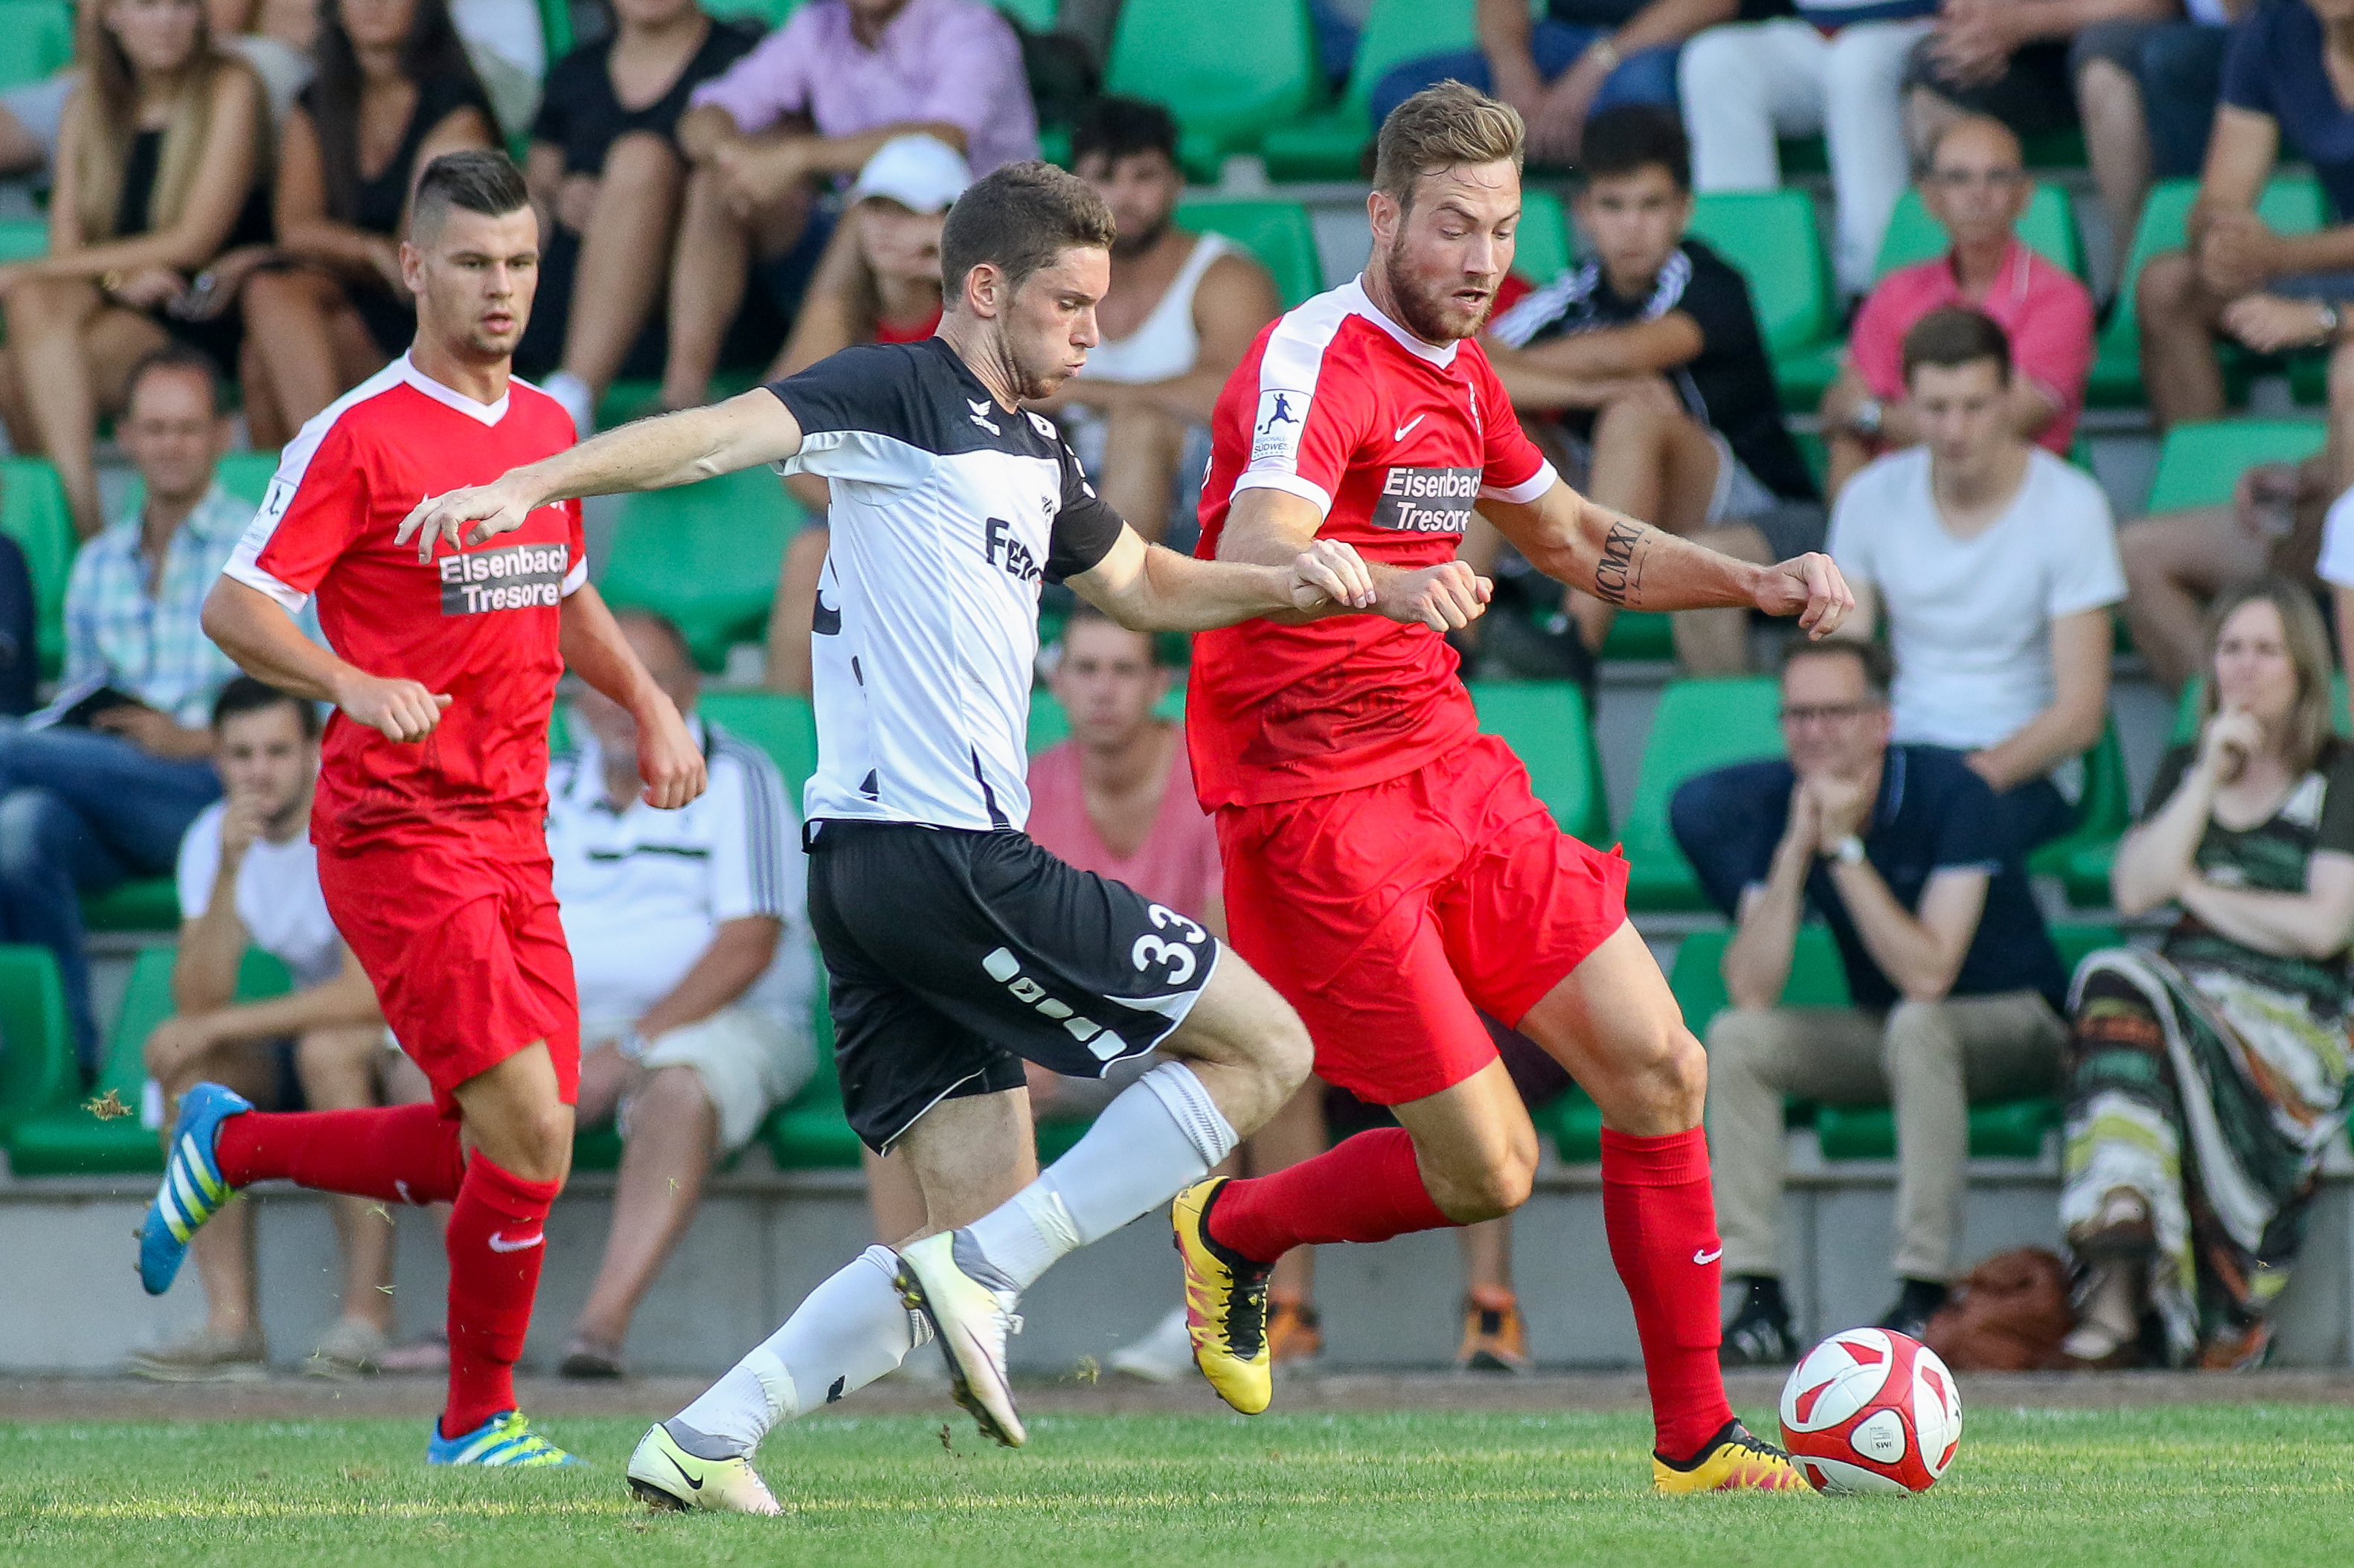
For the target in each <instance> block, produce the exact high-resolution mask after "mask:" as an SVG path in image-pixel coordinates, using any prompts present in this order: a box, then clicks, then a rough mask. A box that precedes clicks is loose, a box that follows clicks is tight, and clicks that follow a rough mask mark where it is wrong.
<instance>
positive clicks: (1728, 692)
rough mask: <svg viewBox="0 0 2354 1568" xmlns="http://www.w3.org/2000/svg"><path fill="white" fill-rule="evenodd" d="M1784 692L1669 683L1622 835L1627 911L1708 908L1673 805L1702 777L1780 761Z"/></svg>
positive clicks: (1771, 685)
mask: <svg viewBox="0 0 2354 1568" xmlns="http://www.w3.org/2000/svg"><path fill="white" fill-rule="evenodd" d="M1781 702H1782V698H1781V686H1780V683H1778V682H1777V681H1776V680H1775V678H1774V677H1773V676H1771V675H1744V676H1735V677H1732V678H1729V679H1711V680H1683V681H1672V682H1670V683H1669V684H1668V685H1667V687H1666V689H1664V690H1663V691H1661V692H1660V694H1659V707H1658V708H1657V709H1656V710H1655V711H1654V712H1653V714H1652V715H1651V733H1650V736H1649V738H1648V739H1646V740H1645V741H1644V743H1643V759H1642V762H1641V764H1640V766H1639V767H1638V770H1637V772H1636V776H1635V800H1634V804H1633V805H1632V807H1630V808H1629V810H1628V813H1627V816H1626V819H1625V820H1624V821H1622V822H1620V824H1619V828H1618V832H1619V835H1620V837H1621V839H1622V840H1623V842H1624V843H1625V846H1626V854H1627V860H1628V883H1627V906H1628V908H1629V909H1635V910H1640V911H1642V912H1644V913H1646V914H1649V913H1654V912H1659V911H1664V910H1698V909H1705V908H1707V907H1708V900H1707V898H1706V896H1705V895H1703V894H1702V892H1701V886H1700V882H1699V880H1698V879H1697V878H1696V877H1694V875H1693V874H1692V869H1691V862H1690V861H1687V860H1686V859H1685V858H1684V852H1683V851H1682V850H1681V849H1679V848H1678V847H1677V846H1676V840H1675V834H1674V833H1672V832H1670V831H1669V828H1668V801H1669V799H1670V797H1671V796H1673V795H1674V794H1675V792H1676V787H1677V786H1678V785H1680V784H1681V783H1682V782H1683V781H1684V780H1685V779H1690V778H1691V777H1692V776H1693V775H1694V774H1696V773H1705V772H1707V771H1709V770H1710V769H1711V768H1723V767H1726V766H1729V765H1730V764H1732V763H1735V762H1754V761H1755V760H1757V759H1758V758H1766V757H1779V756H1781V755H1782V726H1781V721H1780V716H1779V715H1780V711H1781Z"/></svg>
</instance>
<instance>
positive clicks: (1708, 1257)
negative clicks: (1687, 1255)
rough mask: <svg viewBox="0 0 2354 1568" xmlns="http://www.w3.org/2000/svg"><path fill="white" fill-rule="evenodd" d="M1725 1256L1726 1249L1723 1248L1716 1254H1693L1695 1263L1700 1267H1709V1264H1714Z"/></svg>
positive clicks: (1719, 1248) (1715, 1252)
mask: <svg viewBox="0 0 2354 1568" xmlns="http://www.w3.org/2000/svg"><path fill="white" fill-rule="evenodd" d="M1723 1255H1724V1249H1723V1247H1718V1248H1717V1249H1716V1250H1715V1251H1714V1252H1695V1253H1693V1254H1692V1261H1693V1262H1694V1263H1697V1264H1700V1265H1702V1266H1706V1265H1708V1264H1712V1263H1714V1262H1715V1261H1716V1260H1717V1259H1718V1258H1720V1257H1723Z"/></svg>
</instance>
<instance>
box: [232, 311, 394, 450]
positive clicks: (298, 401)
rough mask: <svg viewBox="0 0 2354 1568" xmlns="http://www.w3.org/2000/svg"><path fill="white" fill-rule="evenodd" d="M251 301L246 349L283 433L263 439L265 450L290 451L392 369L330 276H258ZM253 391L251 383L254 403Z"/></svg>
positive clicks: (275, 431)
mask: <svg viewBox="0 0 2354 1568" xmlns="http://www.w3.org/2000/svg"><path fill="white" fill-rule="evenodd" d="M243 299H244V305H245V328H246V342H247V343H249V344H252V345H254V347H255V349H256V353H255V355H254V356H253V360H252V364H251V366H250V368H251V369H254V370H258V371H259V372H260V379H261V381H262V382H263V383H264V392H263V397H265V398H266V399H267V402H266V404H265V407H266V408H269V409H270V410H271V411H272V412H273V414H274V416H275V419H276V422H277V425H278V427H279V428H278V429H272V430H270V432H269V433H270V434H271V435H275V436H276V437H277V438H278V439H277V440H276V441H275V442H270V443H265V442H264V441H263V440H262V439H261V435H260V433H257V434H256V435H255V437H254V443H255V444H256V445H257V446H259V445H264V444H273V445H282V444H284V442H285V441H286V440H290V439H292V435H293V432H295V431H296V430H299V429H302V427H303V425H304V424H306V423H307V422H309V420H310V418H311V417H312V416H313V415H314V414H316V413H318V412H319V411H320V410H321V409H323V408H325V407H326V406H327V405H328V404H330V403H332V402H334V400H335V399H336V398H338V397H342V396H343V395H344V393H345V391H347V390H348V389H350V388H351V387H356V386H358V385H359V384H360V383H361V382H363V381H365V380H366V379H367V378H368V377H369V376H373V375H374V374H376V370H377V369H378V368H379V367H380V366H383V364H384V362H385V356H384V354H383V353H382V351H381V350H379V349H378V348H377V347H376V341H375V340H374V339H373V338H371V337H369V336H368V331H367V326H366V323H363V322H362V321H361V320H360V316H359V313H358V312H357V311H355V310H354V309H352V307H351V303H350V302H348V301H347V300H345V298H344V291H343V286H342V285H341V284H339V283H337V282H336V281H334V279H333V278H330V277H328V276H327V275H326V274H325V273H323V272H319V271H314V270H311V269H309V268H299V269H296V270H292V271H285V272H257V273H255V274H254V275H253V276H252V277H251V278H249V279H248V280H247V281H246V285H245V293H244V296H243ZM252 385H253V383H252V382H251V381H249V382H248V383H247V387H248V394H247V395H248V397H251V395H252V394H251V387H252Z"/></svg>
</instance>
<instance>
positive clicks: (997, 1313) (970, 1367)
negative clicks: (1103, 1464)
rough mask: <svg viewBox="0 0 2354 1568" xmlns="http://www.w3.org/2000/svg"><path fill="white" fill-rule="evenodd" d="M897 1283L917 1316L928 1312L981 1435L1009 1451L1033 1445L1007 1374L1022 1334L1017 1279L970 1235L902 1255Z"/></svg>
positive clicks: (944, 1237) (955, 1387) (926, 1243)
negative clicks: (1008, 1355)
mask: <svg viewBox="0 0 2354 1568" xmlns="http://www.w3.org/2000/svg"><path fill="white" fill-rule="evenodd" d="M897 1251H898V1254H899V1276H898V1278H897V1279H896V1281H895V1283H896V1285H897V1286H898V1287H899V1296H900V1298H901V1299H902V1300H904V1301H906V1302H907V1309H908V1310H909V1311H911V1312H921V1313H922V1314H923V1315H924V1317H925V1318H926V1319H928V1320H929V1321H930V1323H931V1325H932V1335H933V1337H934V1338H935V1339H937V1340H939V1343H940V1353H941V1355H942V1356H944V1357H946V1358H947V1361H948V1363H949V1390H950V1392H952V1393H955V1395H956V1402H957V1403H958V1404H961V1405H963V1406H964V1407H965V1409H966V1410H967V1411H968V1412H970V1414H971V1415H972V1418H973V1421H974V1422H975V1423H976V1424H977V1425H979V1426H980V1427H981V1435H982V1436H987V1437H994V1438H996V1439H997V1440H998V1441H999V1442H1000V1443H1002V1444H1004V1445H1005V1446H1007V1447H1009V1448H1019V1447H1020V1446H1022V1445H1023V1443H1025V1442H1027V1441H1028V1440H1029V1434H1028V1433H1027V1432H1025V1431H1023V1428H1022V1416H1021V1414H1020V1413H1018V1412H1017V1411H1015V1409H1014V1408H1013V1383H1011V1382H1009V1381H1008V1380H1007V1378H1006V1375H1005V1340H1006V1336H1007V1335H1009V1334H1015V1333H1019V1332H1020V1331H1021V1329H1022V1319H1020V1318H1018V1317H1016V1316H1014V1312H1013V1304H1014V1302H1015V1301H1016V1300H1018V1299H1019V1298H1020V1294H1019V1292H1017V1291H1016V1290H1015V1289H1014V1287H1013V1280H1011V1279H1009V1278H1008V1277H1006V1276H1005V1274H1004V1273H1003V1272H1002V1270H1000V1269H999V1268H998V1267H997V1266H996V1265H995V1264H992V1263H991V1262H990V1261H989V1259H988V1258H986V1257H984V1256H982V1255H981V1248H980V1247H979V1246H977V1245H974V1243H973V1241H972V1238H971V1237H970V1235H968V1234H966V1233H965V1232H963V1231H944V1232H942V1233H940V1234H938V1235H928V1236H926V1237H925V1238H924V1239H923V1240H921V1241H919V1242H911V1243H909V1244H908V1245H906V1246H903V1247H900V1248H898V1249H897Z"/></svg>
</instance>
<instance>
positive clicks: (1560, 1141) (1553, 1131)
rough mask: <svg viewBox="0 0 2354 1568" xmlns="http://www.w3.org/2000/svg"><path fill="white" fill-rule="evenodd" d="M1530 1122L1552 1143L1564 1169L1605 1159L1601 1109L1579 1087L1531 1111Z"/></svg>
mask: <svg viewBox="0 0 2354 1568" xmlns="http://www.w3.org/2000/svg"><path fill="white" fill-rule="evenodd" d="M1529 1119H1530V1120H1531V1121H1533V1122H1534V1123H1536V1128H1537V1130H1538V1131H1539V1132H1541V1133H1543V1135H1544V1136H1545V1137H1546V1138H1547V1139H1551V1140H1552V1142H1553V1153H1554V1155H1555V1156H1556V1157H1558V1158H1559V1160H1561V1162H1562V1163H1563V1164H1564V1165H1591V1164H1594V1163H1595V1162H1596V1160H1600V1159H1601V1158H1602V1107H1599V1106H1597V1105H1596V1104H1595V1103H1594V1101H1593V1099H1592V1098H1591V1097H1588V1096H1587V1094H1586V1092H1585V1089H1583V1088H1582V1087H1580V1086H1578V1085H1576V1084H1574V1083H1573V1084H1571V1085H1570V1086H1569V1087H1567V1088H1565V1089H1564V1090H1562V1092H1561V1093H1560V1094H1558V1095H1555V1096H1554V1097H1553V1098H1552V1099H1549V1100H1547V1101H1546V1102H1545V1103H1544V1104H1543V1105H1541V1106H1537V1107H1532V1109H1531V1110H1530V1112H1529Z"/></svg>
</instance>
